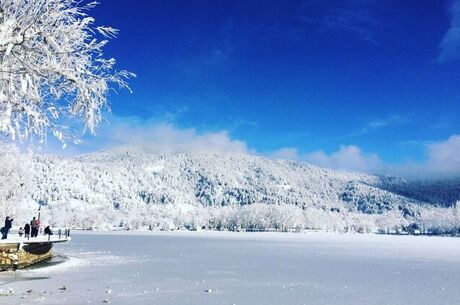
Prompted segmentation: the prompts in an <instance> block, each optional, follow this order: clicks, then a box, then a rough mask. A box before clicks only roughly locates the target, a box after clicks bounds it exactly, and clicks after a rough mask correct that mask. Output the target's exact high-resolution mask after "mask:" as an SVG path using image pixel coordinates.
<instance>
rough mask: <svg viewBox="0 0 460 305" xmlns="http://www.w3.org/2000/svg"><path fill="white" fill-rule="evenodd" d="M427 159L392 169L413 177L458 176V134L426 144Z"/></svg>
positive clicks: (459, 167)
mask: <svg viewBox="0 0 460 305" xmlns="http://www.w3.org/2000/svg"><path fill="white" fill-rule="evenodd" d="M426 150H427V159H426V161H424V162H420V163H407V164H403V165H402V166H399V167H394V171H395V172H397V173H399V174H401V175H406V176H410V177H415V178H427V177H428V178H430V177H436V178H449V177H460V135H453V136H451V137H450V138H449V139H447V140H445V141H440V142H436V143H432V144H428V145H427V146H426Z"/></svg>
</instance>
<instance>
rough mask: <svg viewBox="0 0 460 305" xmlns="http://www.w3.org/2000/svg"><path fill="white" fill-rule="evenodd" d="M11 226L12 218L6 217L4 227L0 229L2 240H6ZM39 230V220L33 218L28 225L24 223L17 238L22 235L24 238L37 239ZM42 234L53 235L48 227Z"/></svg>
mask: <svg viewBox="0 0 460 305" xmlns="http://www.w3.org/2000/svg"><path fill="white" fill-rule="evenodd" d="M12 224H13V218H10V217H9V216H6V218H5V226H4V227H3V228H1V229H0V232H1V233H2V239H7V237H8V232H9V231H10V229H11V227H12ZM39 230H40V219H36V218H35V217H34V218H32V220H31V221H30V223H26V224H25V225H24V228H23V227H20V228H19V236H20V237H22V235H24V236H25V237H26V238H30V237H32V238H33V237H37V236H38V231H39ZM44 233H45V234H48V235H53V232H52V231H51V228H50V226H47V227H46V228H45V230H44Z"/></svg>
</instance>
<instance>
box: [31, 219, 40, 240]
mask: <svg viewBox="0 0 460 305" xmlns="http://www.w3.org/2000/svg"><path fill="white" fill-rule="evenodd" d="M30 227H31V229H32V230H31V232H30V233H31V236H30V237H37V235H38V229H39V228H40V223H39V222H38V220H37V219H35V217H34V218H32V220H31V221H30Z"/></svg>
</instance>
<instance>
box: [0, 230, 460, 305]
mask: <svg viewBox="0 0 460 305" xmlns="http://www.w3.org/2000/svg"><path fill="white" fill-rule="evenodd" d="M72 238H73V240H72V241H71V242H70V243H68V244H67V245H57V246H56V247H55V253H56V254H57V255H58V256H57V258H56V259H54V260H53V261H51V262H47V263H45V264H43V265H41V266H39V267H37V268H34V269H30V270H22V271H18V272H7V273H1V274H0V293H1V294H2V296H0V304H104V303H108V302H110V303H111V304H161V305H172V304H196V305H206V304H219V305H224V304H230V305H231V304H237V305H243V304H247V305H254V304H261V305H265V304H271V305H276V304H280V305H281V304H283V305H290V304H293V305H294V304H300V305H302V304H308V305H314V304H324V305H334V304H350V305H358V304H363V305H372V304H375V305H383V304H389V305H390V304H391V305H397V304H401V305H402V304H404V305H408V304H417V305H423V304H427V305H428V304H429V305H433V304H443V305H449V304H452V305H454V304H455V305H458V304H459V300H460V289H459V283H460V239H458V238H448V237H416V236H383V235H339V234H322V233H305V234H303V233H293V234H291V233H287V234H284V233H222V232H164V233H163V232H158V233H152V232H145V233H134V232H119V233H74V234H73V235H72ZM64 286H65V289H64Z"/></svg>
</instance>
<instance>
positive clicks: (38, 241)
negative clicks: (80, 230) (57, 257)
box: [0, 234, 71, 271]
mask: <svg viewBox="0 0 460 305" xmlns="http://www.w3.org/2000/svg"><path fill="white" fill-rule="evenodd" d="M70 240H71V238H70V236H68V235H67V234H66V235H62V236H61V235H59V236H58V235H52V236H40V237H35V238H30V239H27V238H20V237H14V238H11V239H5V240H0V271H7V270H16V269H23V268H26V267H29V266H31V265H34V264H36V263H39V262H42V261H45V260H49V259H51V258H52V257H53V251H52V249H53V244H55V243H63V242H68V241H70Z"/></svg>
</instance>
